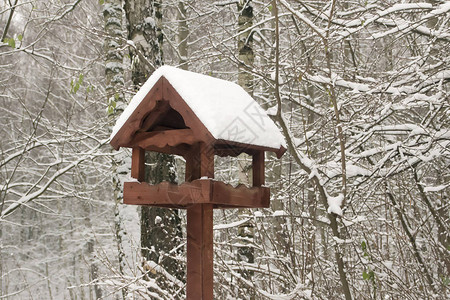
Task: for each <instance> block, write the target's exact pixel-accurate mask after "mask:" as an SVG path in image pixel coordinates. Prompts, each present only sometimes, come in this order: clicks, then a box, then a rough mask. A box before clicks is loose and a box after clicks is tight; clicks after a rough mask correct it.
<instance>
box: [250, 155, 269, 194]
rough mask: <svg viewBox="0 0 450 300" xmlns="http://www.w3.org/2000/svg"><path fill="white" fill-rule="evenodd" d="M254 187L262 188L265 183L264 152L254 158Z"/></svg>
mask: <svg viewBox="0 0 450 300" xmlns="http://www.w3.org/2000/svg"><path fill="white" fill-rule="evenodd" d="M252 171H253V186H262V185H264V183H265V180H266V178H265V174H264V151H257V152H256V153H255V154H253V156H252Z"/></svg>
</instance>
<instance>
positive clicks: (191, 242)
mask: <svg viewBox="0 0 450 300" xmlns="http://www.w3.org/2000/svg"><path fill="white" fill-rule="evenodd" d="M199 150H200V151H196V152H197V153H195V154H194V156H191V157H190V158H188V159H187V160H186V179H190V180H194V179H198V177H202V176H207V177H208V178H214V151H213V149H212V148H210V147H208V146H207V145H205V144H201V145H200V149H199ZM199 152H200V153H199ZM195 177H197V178H195ZM186 296H187V297H186V298H187V299H188V300H212V299H213V205H212V204H194V205H192V206H190V207H188V208H187V287H186Z"/></svg>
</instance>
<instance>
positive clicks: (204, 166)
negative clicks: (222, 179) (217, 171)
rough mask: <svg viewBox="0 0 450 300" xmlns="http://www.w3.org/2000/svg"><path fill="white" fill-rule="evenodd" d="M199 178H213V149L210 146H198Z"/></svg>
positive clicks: (205, 144) (202, 144)
mask: <svg viewBox="0 0 450 300" xmlns="http://www.w3.org/2000/svg"><path fill="white" fill-rule="evenodd" d="M199 163H200V176H201V177H207V178H214V148H213V146H212V145H211V144H207V143H201V144H200V162H199Z"/></svg>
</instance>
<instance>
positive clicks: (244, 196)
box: [210, 181, 270, 208]
mask: <svg viewBox="0 0 450 300" xmlns="http://www.w3.org/2000/svg"><path fill="white" fill-rule="evenodd" d="M212 184H213V187H212V197H211V200H210V201H211V203H213V204H215V205H219V206H222V207H235V208H238V207H246V208H256V207H258V208H263V207H269V203H270V189H269V188H268V187H252V188H248V187H246V186H245V185H240V186H237V187H233V186H231V185H229V184H225V183H223V182H220V181H214V182H212Z"/></svg>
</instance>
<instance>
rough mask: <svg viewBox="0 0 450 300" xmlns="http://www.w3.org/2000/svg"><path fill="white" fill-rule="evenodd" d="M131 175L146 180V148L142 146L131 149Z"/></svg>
mask: <svg viewBox="0 0 450 300" xmlns="http://www.w3.org/2000/svg"><path fill="white" fill-rule="evenodd" d="M131 177H133V178H136V179H137V180H139V181H141V182H144V181H145V150H144V149H142V148H140V147H133V150H132V151H131Z"/></svg>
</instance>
